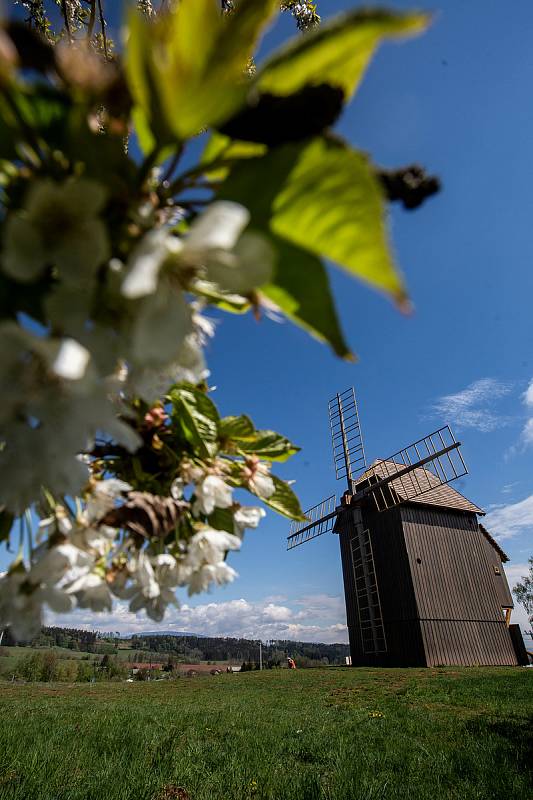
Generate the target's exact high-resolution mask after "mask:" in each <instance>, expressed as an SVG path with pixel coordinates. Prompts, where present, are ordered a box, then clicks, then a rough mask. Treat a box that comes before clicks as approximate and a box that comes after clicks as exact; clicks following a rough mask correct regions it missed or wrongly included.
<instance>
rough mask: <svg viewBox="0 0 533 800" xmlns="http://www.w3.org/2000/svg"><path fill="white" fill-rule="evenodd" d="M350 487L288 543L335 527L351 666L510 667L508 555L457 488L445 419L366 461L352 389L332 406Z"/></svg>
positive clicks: (295, 530)
mask: <svg viewBox="0 0 533 800" xmlns="http://www.w3.org/2000/svg"><path fill="white" fill-rule="evenodd" d="M329 420H330V427H331V435H332V440H333V460H334V465H335V473H336V477H337V480H339V479H343V478H344V479H346V481H347V490H346V492H345V493H344V495H343V496H342V498H341V500H340V503H339V504H337V501H336V498H335V495H332V496H331V497H328V498H326V499H325V500H324V501H323V502H322V503H319V504H318V505H317V506H314V507H313V508H311V509H309V511H307V512H306V517H307V520H306V521H305V522H296V523H293V524H292V526H291V530H290V533H289V537H288V543H287V549H289V550H291V549H292V548H294V547H296V546H298V545H301V544H304V543H305V542H308V541H309V540H311V539H314V538H315V537H316V536H320V535H322V534H324V533H326V532H328V531H333V532H334V533H337V534H339V538H340V548H341V559H342V570H343V577H344V591H345V597H346V616H347V622H348V631H349V637H350V650H351V657H352V665H354V666H362V665H375V666H436V665H440V664H463V665H474V664H479V665H482V664H483V665H489V664H494V665H514V664H516V663H517V657H516V655H515V650H514V647H513V643H512V640H511V636H510V634H509V630H508V625H509V619H510V612H511V608H512V607H513V601H512V597H511V593H510V591H509V587H508V585H507V581H506V578H505V574H504V571H503V566H502V563H503V562H504V561H507V560H508V558H507V556H506V555H505V553H504V552H503V551H502V550H501V549H500V547H499V546H498V544H497V543H496V542H495V541H494V539H493V538H492V537H491V536H490V534H489V533H488V531H487V530H486V529H485V528H484V527H483V526H482V525H480V524H479V522H478V515H483V513H484V512H483V511H482V510H481V509H480V508H478V507H477V506H476V505H474V504H473V503H471V502H470V501H469V500H467V499H466V498H465V497H463V496H462V495H461V494H459V492H457V491H456V490H455V489H453V488H452V487H451V486H449V483H450V482H451V481H453V480H455V479H456V478H459V477H461V476H462V475H466V473H467V468H466V465H465V462H464V460H463V457H462V455H461V452H460V444H461V443H460V442H457V441H456V440H455V438H454V436H453V434H452V432H451V430H450V428H449V427H448V426H445V427H444V428H440V429H439V430H437V431H434V432H433V433H430V434H429V435H428V436H424V438H423V439H420V440H419V441H417V442H414V443H413V444H411V445H409V446H408V447H406V448H404V449H403V450H400V451H399V452H398V453H395V454H394V455H393V456H390V457H389V458H386V459H379V460H376V461H374V462H373V463H372V464H371V465H370V466H367V462H366V457H365V449H364V445H363V438H362V434H361V428H360V425H359V414H358V410H357V402H356V398H355V392H354V390H353V389H348V390H347V391H346V392H343V393H342V394H337V395H336V396H335V397H334V398H333V399H332V400H330V402H329Z"/></svg>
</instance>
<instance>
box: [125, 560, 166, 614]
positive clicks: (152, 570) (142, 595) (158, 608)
mask: <svg viewBox="0 0 533 800" xmlns="http://www.w3.org/2000/svg"><path fill="white" fill-rule="evenodd" d="M129 571H130V574H131V577H132V578H133V582H134V583H133V586H132V587H131V588H130V589H129V591H126V592H124V590H123V592H122V594H121V596H129V597H131V601H130V606H129V608H130V611H132V612H137V611H140V610H141V609H143V608H144V609H145V611H146V613H147V615H148V616H149V617H150V618H151V619H153V620H155V621H156V622H160V621H161V620H162V619H163V616H164V614H165V610H166V608H167V606H168V605H170V604H172V605H177V604H178V601H177V599H176V596H175V588H176V586H177V585H178V581H179V577H180V576H179V569H178V565H177V562H176V559H175V558H174V557H173V556H171V555H170V554H168V553H162V554H161V555H158V556H154V557H152V558H150V557H149V556H148V555H147V554H146V553H145V552H144V551H143V550H141V552H140V553H139V555H138V556H137V558H136V559H134V560H133V561H132V562H131V563H130V565H129Z"/></svg>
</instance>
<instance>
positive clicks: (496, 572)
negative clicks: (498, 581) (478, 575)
mask: <svg viewBox="0 0 533 800" xmlns="http://www.w3.org/2000/svg"><path fill="white" fill-rule="evenodd" d="M492 569H493V570H494V574H495V575H501V574H502V571H501V569H500V568H499V567H497V566H496V564H493V565H492Z"/></svg>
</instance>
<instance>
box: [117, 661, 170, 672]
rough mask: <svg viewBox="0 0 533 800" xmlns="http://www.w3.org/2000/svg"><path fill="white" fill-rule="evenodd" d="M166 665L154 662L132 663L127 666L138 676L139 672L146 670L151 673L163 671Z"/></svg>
mask: <svg viewBox="0 0 533 800" xmlns="http://www.w3.org/2000/svg"><path fill="white" fill-rule="evenodd" d="M164 666H165V665H164V664H160V663H156V662H155V661H152V662H147V663H143V662H130V663H128V664H126V667H127V669H129V670H130V672H131V674H132V675H136V674H137V673H138V672H139V670H142V669H146V670H151V671H161V670H162V669H163V667H164Z"/></svg>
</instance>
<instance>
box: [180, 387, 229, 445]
mask: <svg viewBox="0 0 533 800" xmlns="http://www.w3.org/2000/svg"><path fill="white" fill-rule="evenodd" d="M168 396H169V399H170V401H171V403H172V406H173V414H172V417H173V419H174V421H175V422H176V424H177V425H179V426H180V427H181V430H182V432H183V435H184V436H185V438H186V439H187V441H189V442H190V443H191V444H192V445H193V446H194V448H195V449H196V450H197V451H198V452H199V453H200V454H201V455H202V456H212V455H214V454H215V453H216V451H217V449H218V444H217V440H218V422H219V416H218V411H217V409H216V406H215V404H214V403H213V402H212V401H211V400H210V399H209V397H208V396H207V395H206V394H205V392H202V391H200V390H199V389H196V388H194V387H193V386H176V387H174V388H173V389H171V390H170V392H169V395H168Z"/></svg>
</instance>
